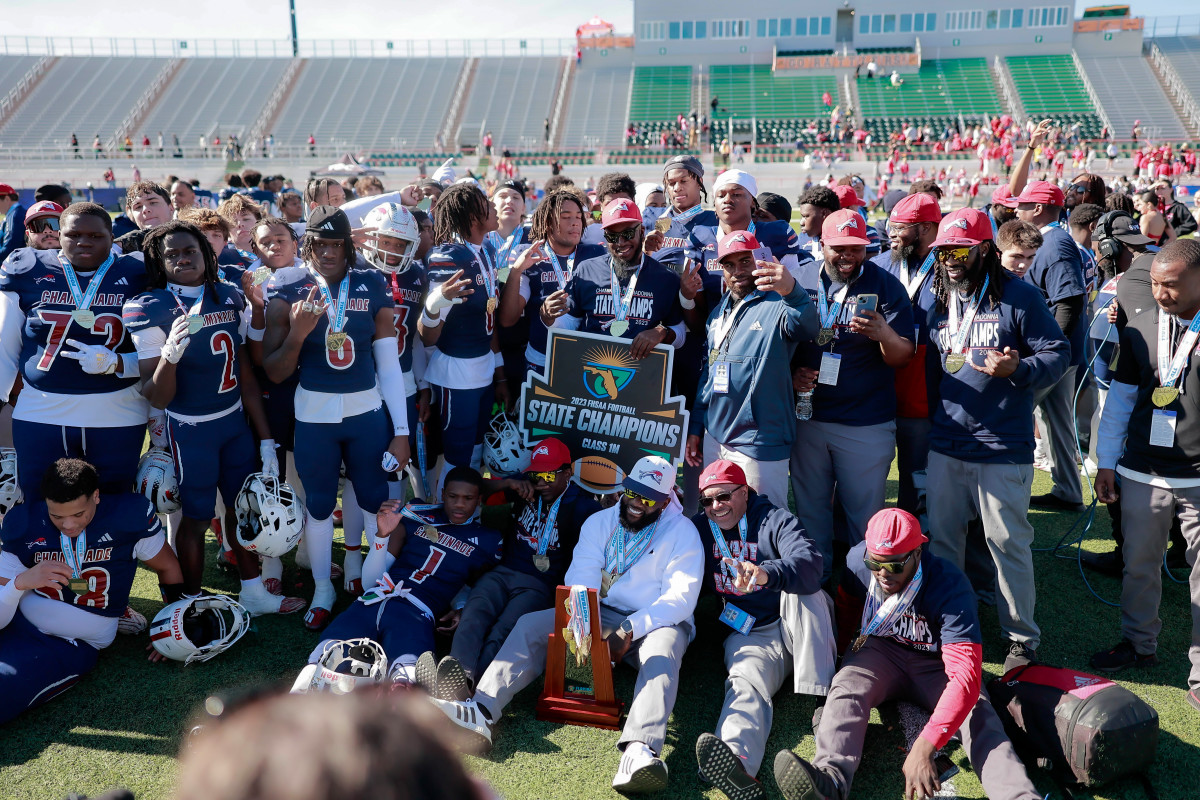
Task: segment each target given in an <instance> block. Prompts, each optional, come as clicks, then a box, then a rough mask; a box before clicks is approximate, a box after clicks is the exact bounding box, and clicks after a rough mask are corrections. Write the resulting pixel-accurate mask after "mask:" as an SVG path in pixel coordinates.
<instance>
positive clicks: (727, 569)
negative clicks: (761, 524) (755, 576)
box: [708, 514, 748, 580]
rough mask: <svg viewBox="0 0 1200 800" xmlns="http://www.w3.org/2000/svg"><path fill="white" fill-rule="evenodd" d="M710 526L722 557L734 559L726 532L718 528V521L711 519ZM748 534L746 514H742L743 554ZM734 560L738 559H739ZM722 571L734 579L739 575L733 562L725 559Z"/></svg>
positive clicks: (741, 535) (740, 523)
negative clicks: (729, 562) (730, 562)
mask: <svg viewBox="0 0 1200 800" xmlns="http://www.w3.org/2000/svg"><path fill="white" fill-rule="evenodd" d="M708 527H709V529H710V530H712V535H713V541H714V542H716V543H717V550H718V551H719V552H720V553H721V557H722V558H729V559H733V552H732V551H731V550H730V549H729V542H727V541H725V532H724V531H723V530H721V529H720V528H718V527H717V523H715V522H713V521H712V520H711V519H710V520H709V521H708ZM747 534H748V531H747V529H746V515H745V514H742V518H741V519H739V520H738V536H739V537H740V538H741V540H742V555H743V556H744V555H746V536H747ZM733 560H735V561H736V560H737V559H733ZM721 571H722V572H724V573H725V574H726V575H728V576H729V579H730V580H733V579H734V578H736V577H737V570H736V569H734V567H733V565H732V564H728V563H726V562H725V561H722V562H721Z"/></svg>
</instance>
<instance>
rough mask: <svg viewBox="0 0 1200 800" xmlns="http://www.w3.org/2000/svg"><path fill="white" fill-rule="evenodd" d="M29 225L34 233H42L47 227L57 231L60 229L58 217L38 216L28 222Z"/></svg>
mask: <svg viewBox="0 0 1200 800" xmlns="http://www.w3.org/2000/svg"><path fill="white" fill-rule="evenodd" d="M27 227H28V228H29V230H31V231H33V232H34V233H41V232H42V231H44V230H46V229H47V228H49V229H50V230H52V231H56V230H58V217H38V218H37V219H35V220H32V221H31V222H29V223H27Z"/></svg>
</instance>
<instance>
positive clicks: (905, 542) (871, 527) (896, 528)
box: [866, 508, 929, 556]
mask: <svg viewBox="0 0 1200 800" xmlns="http://www.w3.org/2000/svg"><path fill="white" fill-rule="evenodd" d="M866 539H867V550H869V551H871V552H872V553H874V554H875V555H879V556H899V555H904V554H905V553H911V552H912V551H913V550H916V549H917V548H918V547H920V546H921V545H922V544H924V543H925V542H928V541H929V537H927V536H926V535H925V534H923V533H921V523H919V522H917V518H916V517H914V516H913V515H912V514H910V513H908V512H907V511H905V510H904V509H902V508H885V509H883V510H882V511H878V512H876V513H875V516H873V517H871V521H870V522H868V523H867V536H866Z"/></svg>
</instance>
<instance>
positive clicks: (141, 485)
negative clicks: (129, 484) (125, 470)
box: [137, 447, 182, 514]
mask: <svg viewBox="0 0 1200 800" xmlns="http://www.w3.org/2000/svg"><path fill="white" fill-rule="evenodd" d="M137 490H138V491H139V492H141V493H142V494H143V495H145V496H146V499H147V500H149V501H150V502H151V503H154V510H155V511H157V512H158V513H159V514H173V513H175V512H176V511H178V510H179V509H180V508H182V504H181V503H180V502H179V479H178V478H176V477H175V460H174V459H173V458H171V454H170V453H168V452H167V451H166V450H163V449H162V448H161V447H151V448H150V449H149V450H147V451H146V452H145V454H144V455H143V456H142V458H141V460H140V461H138V469H137Z"/></svg>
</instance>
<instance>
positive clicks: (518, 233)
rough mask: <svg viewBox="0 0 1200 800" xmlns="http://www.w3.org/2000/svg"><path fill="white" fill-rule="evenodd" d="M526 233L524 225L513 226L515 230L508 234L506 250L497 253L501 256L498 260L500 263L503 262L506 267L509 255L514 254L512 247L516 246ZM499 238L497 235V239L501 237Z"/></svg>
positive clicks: (505, 243)
mask: <svg viewBox="0 0 1200 800" xmlns="http://www.w3.org/2000/svg"><path fill="white" fill-rule="evenodd" d="M524 233H525V226H524V225H518V226H517V227H515V228H513V232H512V233H510V234H509V235H508V238H507V239H505V240H504V245H503V247H504V252H503V253H499V252H498V253H497V255H498V256H499V259H498V261H499V263H500V264H502V265H504V266H506V267H507V266H508V262H509V257H510V256H511V255H512V249H513V248H514V247H516V246H517V244H518V243H519V242H520V241H521V237H522V235H523V234H524ZM499 238H500V237H499V236H497V237H496V239H499Z"/></svg>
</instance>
